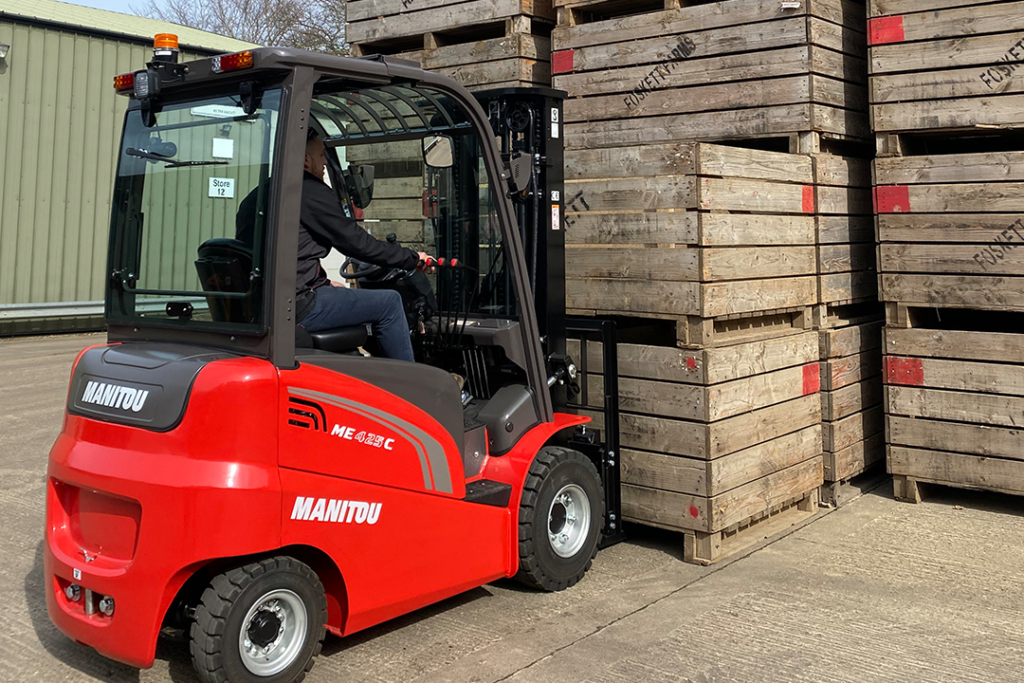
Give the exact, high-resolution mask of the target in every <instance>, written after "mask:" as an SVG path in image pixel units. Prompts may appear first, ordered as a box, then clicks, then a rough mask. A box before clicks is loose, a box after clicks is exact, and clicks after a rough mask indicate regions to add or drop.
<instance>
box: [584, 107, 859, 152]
mask: <svg viewBox="0 0 1024 683" xmlns="http://www.w3.org/2000/svg"><path fill="white" fill-rule="evenodd" d="M804 131H820V132H823V133H830V134H835V135H842V136H849V137H851V138H862V139H866V138H867V137H868V136H869V135H870V133H871V131H870V129H869V126H868V122H867V121H866V120H862V117H860V116H850V115H849V112H848V111H847V110H844V109H838V108H836V107H830V106H826V105H821V104H788V105H783V106H772V107H752V108H748V109H735V110H727V111H719V112H701V113H696V114H673V115H668V116H659V117H653V118H642V119H634V118H630V119H621V120H617V121H592V122H587V123H570V124H567V125H566V126H565V144H566V148H567V149H596V148H601V147H622V146H627V145H638V144H650V143H657V144H661V143H666V142H680V141H687V140H695V139H707V140H736V139H748V138H752V137H768V136H777V135H788V134H790V133H797V132H804Z"/></svg>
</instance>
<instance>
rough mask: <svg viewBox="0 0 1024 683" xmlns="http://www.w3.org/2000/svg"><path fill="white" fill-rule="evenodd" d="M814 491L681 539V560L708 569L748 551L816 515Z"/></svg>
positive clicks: (687, 534) (816, 497)
mask: <svg viewBox="0 0 1024 683" xmlns="http://www.w3.org/2000/svg"><path fill="white" fill-rule="evenodd" d="M818 495H819V494H818V491H817V490H814V491H810V492H808V493H805V494H803V496H799V497H796V498H793V499H790V500H788V501H785V502H784V503H781V504H778V505H773V506H772V507H770V508H769V509H767V510H765V511H763V512H760V513H758V514H756V515H753V516H751V517H748V518H747V519H745V520H744V521H743V522H740V523H737V524H734V525H732V526H730V527H729V528H727V529H724V530H722V531H717V532H714V533H705V532H702V531H690V532H686V533H685V534H684V535H683V560H684V561H686V562H690V563H691V564H700V565H705V566H706V565H711V564H715V563H716V562H721V561H722V560H725V559H727V558H729V557H734V556H735V555H737V554H739V553H741V552H743V551H745V550H748V549H750V548H752V547H754V546H756V545H758V544H759V543H762V542H764V541H766V540H768V539H770V538H772V537H773V536H777V535H778V534H781V533H782V532H784V531H786V530H787V529H791V528H792V527H794V526H796V525H797V524H802V523H803V522H805V521H807V520H808V519H810V518H811V517H813V516H814V515H816V514H817V513H818Z"/></svg>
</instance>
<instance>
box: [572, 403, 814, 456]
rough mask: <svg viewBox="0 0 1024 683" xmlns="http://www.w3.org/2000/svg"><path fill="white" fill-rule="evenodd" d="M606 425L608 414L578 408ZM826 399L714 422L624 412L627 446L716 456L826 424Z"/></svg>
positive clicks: (777, 406) (623, 440)
mask: <svg viewBox="0 0 1024 683" xmlns="http://www.w3.org/2000/svg"><path fill="white" fill-rule="evenodd" d="M577 412H579V413H580V414H581V415H586V416H588V417H591V418H592V419H593V421H594V428H595V429H602V428H603V426H604V420H603V413H599V412H594V411H587V410H578V411H577ZM820 422H821V401H820V400H819V399H818V397H817V396H816V395H808V396H804V397H802V398H798V399H796V400H793V401H787V402H785V403H777V404H775V405H772V406H769V407H767V408H762V409H760V410H753V411H750V412H747V413H743V414H741V415H738V416H736V417H731V418H728V419H725V420H720V421H718V422H714V423H711V424H707V423H700V422H691V421H684V420H673V419H668V418H661V417H653V416H650V415H637V414H631V413H621V414H620V416H619V431H620V434H619V436H620V441H621V445H622V447H623V448H631V449H633V450H643V451H651V452H655V453H664V454H667V455H682V456H689V457H693V458H702V459H708V460H710V459H714V458H719V457H722V456H724V455H728V454H730V453H735V452H736V451H740V450H743V449H745V448H750V447H751V446H756V445H757V444H759V443H764V442H765V441H770V440H772V439H776V438H778V437H780V436H784V435H786V434H790V433H792V432H795V431H799V430H801V429H806V428H807V427H812V426H814V425H817V424H820Z"/></svg>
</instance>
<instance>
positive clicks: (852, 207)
mask: <svg viewBox="0 0 1024 683" xmlns="http://www.w3.org/2000/svg"><path fill="white" fill-rule="evenodd" d="M812 159H813V161H814V182H815V193H816V197H815V202H814V203H815V208H816V216H815V231H816V239H815V242H816V244H817V261H818V263H817V267H818V302H819V305H823V306H831V307H836V306H842V305H848V304H852V303H856V302H864V301H874V300H876V299H877V296H878V288H877V282H878V273H877V267H876V263H875V235H874V226H873V225H872V214H873V208H872V204H871V162H870V161H868V160H867V159H862V158H857V157H851V156H840V155H835V154H814V155H812Z"/></svg>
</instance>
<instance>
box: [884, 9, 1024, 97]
mask: <svg viewBox="0 0 1024 683" xmlns="http://www.w3.org/2000/svg"><path fill="white" fill-rule="evenodd" d="M983 11H984V10H983ZM1020 38H1021V36H1020V34H1019V33H1004V34H996V35H982V36H978V35H966V34H965V35H961V36H956V37H953V38H948V39H940V40H929V41H927V42H921V43H909V44H908V43H893V44H890V45H876V46H875V47H873V48H871V60H870V62H869V67H870V69H871V75H872V76H874V77H878V76H879V75H883V74H894V73H898V72H906V71H931V72H935V71H942V70H946V69H955V68H958V67H967V66H974V67H982V66H983V67H988V66H991V65H993V64H998V63H999V61H1000V60H1001V59H1002V58H1003V57H1004V56H1005V55H1006V52H1007V50H1009V49H1010V48H1012V47H1013V46H1014V45H1016V43H1017V41H1018V40H1020ZM984 70H985V69H984V68H982V69H977V68H976V69H975V70H974V78H975V80H977V81H978V83H979V84H982V85H984V83H983V81H982V80H981V79H980V78H979V76H978V74H980V73H981V72H982V71H984ZM993 90H994V89H993ZM990 92H991V90H990ZM996 92H998V90H996ZM954 96H955V95H954Z"/></svg>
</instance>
